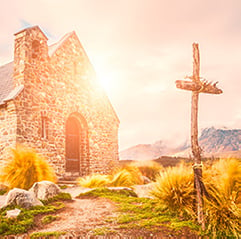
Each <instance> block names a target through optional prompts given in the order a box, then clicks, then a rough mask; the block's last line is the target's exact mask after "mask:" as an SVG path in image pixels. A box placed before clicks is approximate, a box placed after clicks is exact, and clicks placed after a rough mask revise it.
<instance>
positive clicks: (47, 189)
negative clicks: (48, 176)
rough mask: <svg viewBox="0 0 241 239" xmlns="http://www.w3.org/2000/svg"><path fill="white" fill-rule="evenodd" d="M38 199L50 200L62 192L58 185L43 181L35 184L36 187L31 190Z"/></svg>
mask: <svg viewBox="0 0 241 239" xmlns="http://www.w3.org/2000/svg"><path fill="white" fill-rule="evenodd" d="M29 192H32V193H33V194H34V195H35V197H36V198H38V199H41V200H48V199H49V198H52V197H54V196H56V195H58V194H59V193H60V192H61V189H60V188H59V186H58V185H56V184H54V183H53V182H50V181H42V182H37V183H34V185H33V186H32V187H31V188H30V189H29Z"/></svg>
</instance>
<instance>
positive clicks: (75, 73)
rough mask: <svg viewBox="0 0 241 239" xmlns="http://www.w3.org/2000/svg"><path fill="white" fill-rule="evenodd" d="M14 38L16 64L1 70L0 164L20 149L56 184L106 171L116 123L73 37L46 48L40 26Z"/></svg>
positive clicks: (113, 152)
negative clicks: (46, 166) (38, 158)
mask: <svg viewBox="0 0 241 239" xmlns="http://www.w3.org/2000/svg"><path fill="white" fill-rule="evenodd" d="M14 36H15V40H14V61H13V62H10V63H8V64H6V65H3V66H0V125H1V127H0V162H1V161H2V159H4V158H6V157H8V154H9V148H10V147H15V145H16V144H18V143H19V144H23V145H26V146H28V147H31V148H34V149H36V151H37V152H38V153H41V154H42V155H43V156H44V157H45V158H47V159H48V161H49V162H50V164H51V165H52V166H53V167H54V169H55V172H56V174H57V175H58V177H59V178H60V177H61V178H64V177H69V176H84V175H87V174H91V173H95V172H99V173H105V172H107V171H109V169H110V168H111V167H113V165H114V164H116V163H117V162H118V160H119V156H118V128H119V119H118V117H117V115H116V113H115V110H114V109H113V107H112V105H111V103H110V101H109V99H108V97H107V95H106V94H105V92H104V91H103V89H102V88H101V86H100V84H99V83H98V81H97V79H96V77H95V72H94V70H93V66H92V65H91V63H90V61H89V59H88V56H87V55H86V53H85V51H84V49H83V47H82V45H81V43H80V41H79V39H78V37H77V35H76V33H75V32H71V33H68V34H66V35H65V36H64V37H63V38H62V39H61V40H60V41H59V42H57V43H55V44H53V45H50V46H48V44H47V41H48V39H47V37H46V35H45V34H44V33H43V32H42V30H41V29H40V28H39V27H38V26H34V27H30V28H27V29H24V30H22V31H20V32H17V33H16V34H15V35H14Z"/></svg>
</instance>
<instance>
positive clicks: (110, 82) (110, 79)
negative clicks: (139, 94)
mask: <svg viewBox="0 0 241 239" xmlns="http://www.w3.org/2000/svg"><path fill="white" fill-rule="evenodd" d="M96 75H97V79H98V81H99V83H100V85H101V86H102V88H103V89H104V90H105V91H106V93H107V94H111V93H113V90H114V88H115V87H114V78H115V76H114V74H113V72H111V71H110V70H108V71H107V70H105V69H103V68H102V69H98V70H96Z"/></svg>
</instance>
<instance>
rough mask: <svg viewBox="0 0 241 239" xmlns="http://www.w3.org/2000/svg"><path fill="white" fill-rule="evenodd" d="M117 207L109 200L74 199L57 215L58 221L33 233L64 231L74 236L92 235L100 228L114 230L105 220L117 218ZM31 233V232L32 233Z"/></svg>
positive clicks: (40, 227)
mask: <svg viewBox="0 0 241 239" xmlns="http://www.w3.org/2000/svg"><path fill="white" fill-rule="evenodd" d="M115 209H116V207H115V205H114V204H113V203H112V202H111V201H110V200H108V199H104V198H97V199H74V200H73V201H72V202H68V203H66V207H65V208H64V209H63V210H62V211H61V212H59V213H57V214H56V215H57V216H58V217H59V218H58V220H56V221H54V222H52V223H50V224H47V225H44V226H43V225H41V223H37V224H39V225H38V227H37V228H38V229H36V228H35V229H34V230H33V231H32V232H48V231H64V232H69V233H71V234H72V235H78V234H80V233H81V234H83V233H84V234H86V233H88V232H90V233H91V231H92V230H94V229H96V228H98V227H102V226H104V227H108V228H112V227H113V226H114V225H113V223H109V222H108V223H107V222H106V220H105V219H107V218H108V217H115V216H116V212H115ZM30 233H31V232H30Z"/></svg>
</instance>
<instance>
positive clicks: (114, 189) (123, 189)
mask: <svg viewBox="0 0 241 239" xmlns="http://www.w3.org/2000/svg"><path fill="white" fill-rule="evenodd" d="M107 188H108V189H109V190H111V191H114V192H122V191H127V192H129V195H130V196H133V197H137V194H136V193H135V192H134V190H133V189H132V188H128V187H107Z"/></svg>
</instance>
